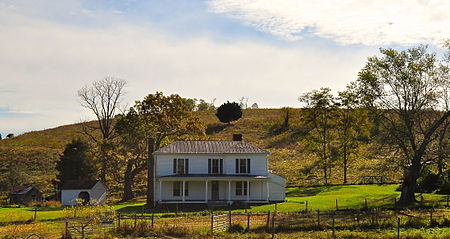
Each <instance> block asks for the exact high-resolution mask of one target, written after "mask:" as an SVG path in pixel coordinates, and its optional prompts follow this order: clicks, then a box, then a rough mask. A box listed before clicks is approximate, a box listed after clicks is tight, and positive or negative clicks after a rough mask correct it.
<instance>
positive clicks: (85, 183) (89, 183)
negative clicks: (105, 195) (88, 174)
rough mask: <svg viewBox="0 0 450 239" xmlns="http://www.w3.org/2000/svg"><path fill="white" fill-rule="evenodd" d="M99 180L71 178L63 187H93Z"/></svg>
mask: <svg viewBox="0 0 450 239" xmlns="http://www.w3.org/2000/svg"><path fill="white" fill-rule="evenodd" d="M98 181H99V180H69V181H68V182H66V183H65V184H64V185H63V186H62V187H61V189H62V190H64V189H91V188H93V187H94V186H95V184H97V182H98Z"/></svg>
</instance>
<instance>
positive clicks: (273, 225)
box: [272, 212, 276, 239]
mask: <svg viewBox="0 0 450 239" xmlns="http://www.w3.org/2000/svg"><path fill="white" fill-rule="evenodd" d="M275 214H276V213H275V212H274V213H273V214H272V239H274V238H275Z"/></svg>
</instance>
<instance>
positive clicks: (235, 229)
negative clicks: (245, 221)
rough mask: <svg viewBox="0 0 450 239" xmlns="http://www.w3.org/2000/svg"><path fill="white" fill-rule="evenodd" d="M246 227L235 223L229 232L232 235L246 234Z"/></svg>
mask: <svg viewBox="0 0 450 239" xmlns="http://www.w3.org/2000/svg"><path fill="white" fill-rule="evenodd" d="M244 230H245V229H244V227H243V226H241V224H237V223H233V224H231V226H230V228H228V232H231V233H242V232H244Z"/></svg>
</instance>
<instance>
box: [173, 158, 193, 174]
mask: <svg viewBox="0 0 450 239" xmlns="http://www.w3.org/2000/svg"><path fill="white" fill-rule="evenodd" d="M173 173H174V174H189V159H173Z"/></svg>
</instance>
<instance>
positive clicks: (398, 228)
mask: <svg viewBox="0 0 450 239" xmlns="http://www.w3.org/2000/svg"><path fill="white" fill-rule="evenodd" d="M397 239H400V218H399V217H397Z"/></svg>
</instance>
